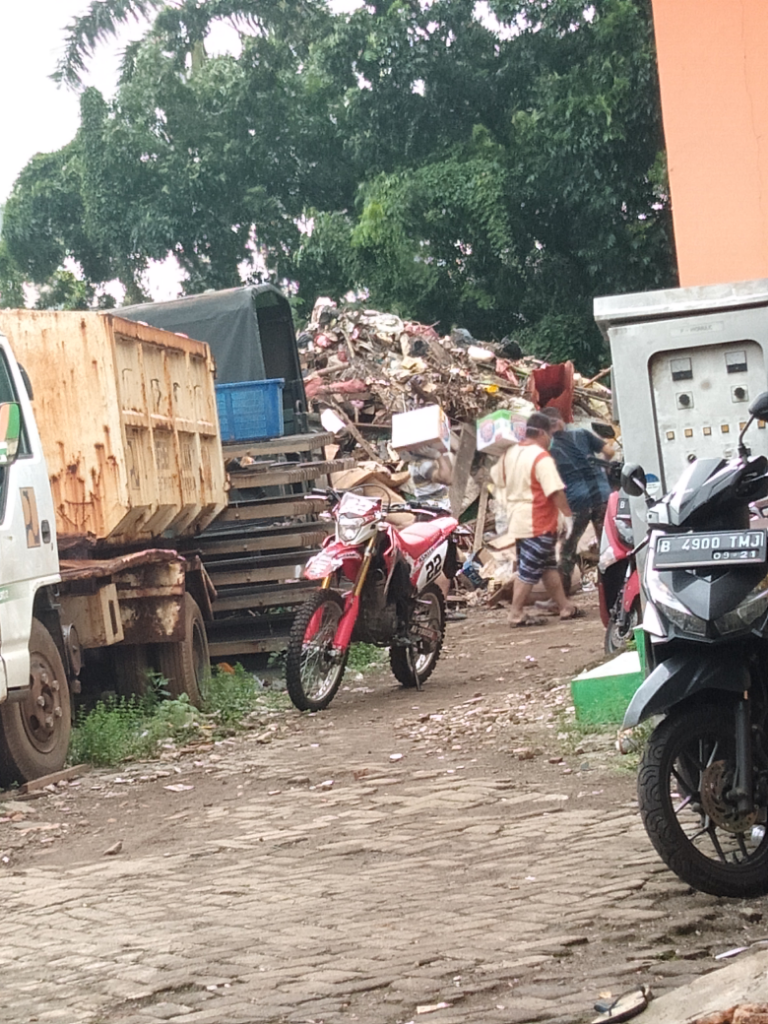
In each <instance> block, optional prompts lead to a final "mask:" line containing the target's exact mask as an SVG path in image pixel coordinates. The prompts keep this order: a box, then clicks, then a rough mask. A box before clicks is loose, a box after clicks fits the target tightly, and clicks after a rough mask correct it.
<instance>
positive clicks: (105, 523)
mask: <svg viewBox="0 0 768 1024" xmlns="http://www.w3.org/2000/svg"><path fill="white" fill-rule="evenodd" d="M0 330H2V331H3V333H5V334H6V335H7V337H8V338H9V340H10V342H11V346H12V347H13V350H14V352H15V354H16V358H17V359H18V361H19V362H20V363H21V364H22V366H23V367H24V369H25V370H26V371H27V373H28V375H29V378H30V381H31V384H32V388H33V392H34V399H33V406H34V410H35V417H36V420H37V425H38V429H39V431H40V436H41V438H42V443H43V451H44V453H45V457H46V460H47V462H48V471H49V475H50V479H51V487H52V490H53V497H54V503H55V506H56V528H57V531H58V540H59V548H60V549H67V548H71V547H72V546H74V545H76V544H79V543H81V542H83V541H85V542H90V543H92V544H95V545H106V546H108V547H110V548H115V547H124V546H126V545H130V544H134V543H144V544H145V543H149V542H151V541H153V540H156V539H158V538H161V537H163V538H169V539H174V538H176V537H182V536H189V535H190V534H193V533H195V532H196V531H198V530H201V529H203V528H204V527H206V526H207V525H208V524H209V523H211V522H212V521H213V520H214V519H215V518H216V516H217V515H218V514H219V512H220V511H221V510H222V509H223V508H224V506H225V505H226V500H227V499H226V492H225V474H224V463H223V458H222V451H221V440H220V437H219V431H218V419H217V415H216V398H215V392H214V363H213V359H212V357H211V353H210V350H209V348H208V346H207V345H206V344H204V343H203V342H199V341H192V340H191V339H189V338H186V337H184V336H182V335H178V334H172V333H170V332H168V331H162V330H159V329H157V328H155V327H148V326H147V325H145V324H141V323H135V322H134V321H131V320H124V319H122V318H121V317H119V316H115V315H113V314H111V313H91V312H83V313H80V312H61V311H37V310H0Z"/></svg>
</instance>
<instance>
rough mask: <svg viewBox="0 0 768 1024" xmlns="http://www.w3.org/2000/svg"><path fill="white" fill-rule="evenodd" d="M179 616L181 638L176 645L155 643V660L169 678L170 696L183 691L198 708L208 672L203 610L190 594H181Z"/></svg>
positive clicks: (175, 695) (209, 666)
mask: <svg viewBox="0 0 768 1024" xmlns="http://www.w3.org/2000/svg"><path fill="white" fill-rule="evenodd" d="M182 615H183V617H184V639H183V640H182V641H181V642H180V643H175V644H158V645H157V647H156V649H155V650H156V654H155V661H156V662H157V666H158V668H159V670H160V675H162V676H164V677H165V678H166V679H167V680H168V692H169V693H170V695H171V697H173V698H175V697H180V696H181V695H182V694H183V693H186V695H187V697H189V703H190V704H194V705H195V707H198V708H199V707H200V705H201V704H202V702H203V695H202V692H201V690H200V684H201V683H202V682H203V681H204V680H205V679H206V678H207V677H208V676H209V675H210V671H211V658H210V654H209V653H208V634H207V633H206V631H205V620H204V619H203V613H202V612H201V611H200V609H199V608H198V606H197V602H196V601H195V599H194V598H193V597H191V596H190V595H189V594H185V595H184V605H183V608H182Z"/></svg>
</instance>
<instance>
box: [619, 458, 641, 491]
mask: <svg viewBox="0 0 768 1024" xmlns="http://www.w3.org/2000/svg"><path fill="white" fill-rule="evenodd" d="M621 489H622V490H623V491H624V493H625V494H628V495H629V496H630V497H631V498H639V497H640V496H641V495H643V494H645V492H646V490H647V489H648V481H647V480H646V479H645V470H644V469H643V467H642V466H638V465H637V463H636V462H628V463H627V464H626V465H625V466H624V468H623V469H622V471H621Z"/></svg>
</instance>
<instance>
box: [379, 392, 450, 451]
mask: <svg viewBox="0 0 768 1024" xmlns="http://www.w3.org/2000/svg"><path fill="white" fill-rule="evenodd" d="M392 447H393V448H394V449H395V451H396V452H397V454H398V455H399V456H400V458H403V459H405V458H414V457H415V458H419V459H439V458H440V456H441V455H445V453H446V452H449V451H450V450H451V424H450V422H449V420H448V417H447V416H446V415H445V413H444V412H443V410H442V409H441V408H440V406H439V405H425V406H424V407H423V408H421V409H412V410H411V411H410V412H398V413H395V414H394V416H393V417H392Z"/></svg>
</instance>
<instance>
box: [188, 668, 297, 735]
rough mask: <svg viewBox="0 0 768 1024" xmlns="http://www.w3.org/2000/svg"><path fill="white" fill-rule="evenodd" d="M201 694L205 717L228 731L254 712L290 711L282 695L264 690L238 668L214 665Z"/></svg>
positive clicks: (255, 679) (248, 674) (258, 682)
mask: <svg viewBox="0 0 768 1024" xmlns="http://www.w3.org/2000/svg"><path fill="white" fill-rule="evenodd" d="M201 690H202V694H203V711H204V712H205V714H206V715H210V716H211V717H212V718H214V719H215V720H216V722H218V723H219V724H220V725H223V726H226V727H228V728H232V727H233V726H237V725H238V724H239V723H240V722H242V720H243V719H244V718H245V717H246V716H247V715H250V714H251V713H252V712H254V711H282V710H283V709H287V708H288V707H290V700H289V699H288V697H287V695H286V694H284V693H278V692H275V691H270V690H265V689H264V688H263V686H262V684H261V681H260V680H259V679H257V677H256V676H254V675H253V674H252V673H250V672H246V670H245V669H244V668H243V666H242V665H240V664H238V665H235V667H234V669H231V670H229V669H227V670H225V669H222V668H220V667H219V666H218V665H216V666H215V667H214V669H213V671H212V672H211V675H210V677H209V678H208V679H207V680H206V681H205V683H204V684H203V686H202V687H201Z"/></svg>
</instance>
